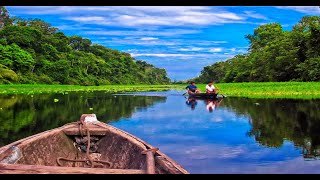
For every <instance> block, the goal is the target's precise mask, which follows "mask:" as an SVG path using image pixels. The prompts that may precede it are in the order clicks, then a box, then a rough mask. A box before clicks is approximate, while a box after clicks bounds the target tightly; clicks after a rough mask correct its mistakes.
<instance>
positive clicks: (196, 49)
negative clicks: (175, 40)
mask: <svg viewBox="0 0 320 180" xmlns="http://www.w3.org/2000/svg"><path fill="white" fill-rule="evenodd" d="M204 49H205V48H200V47H191V48H179V49H178V50H179V51H202V50H204Z"/></svg>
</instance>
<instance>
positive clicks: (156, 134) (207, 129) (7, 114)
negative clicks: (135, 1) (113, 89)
mask: <svg viewBox="0 0 320 180" xmlns="http://www.w3.org/2000/svg"><path fill="white" fill-rule="evenodd" d="M183 93H184V92H183V91H173V90H172V91H163V92H140V93H127V94H108V93H105V92H70V93H68V94H66V93H65V94H38V95H36V94H35V95H32V96H31V95H1V96H0V102H1V103H0V146H3V145H6V144H8V143H11V142H13V141H16V140H19V139H21V138H24V137H27V136H30V135H33V134H36V133H39V132H42V131H45V130H48V129H53V128H56V127H59V126H62V125H64V124H66V123H69V122H74V121H77V120H78V119H79V118H80V116H81V114H86V113H94V114H96V115H97V118H98V120H100V121H102V122H105V123H108V124H111V125H113V126H115V127H117V128H120V129H122V130H125V131H127V132H129V133H131V134H133V135H135V136H137V137H139V138H141V139H142V140H144V141H146V142H148V143H149V144H151V145H152V146H155V147H158V148H159V149H160V151H161V152H163V153H165V154H166V155H167V156H169V157H170V158H171V159H173V160H175V161H176V162H177V163H179V164H180V165H181V166H182V167H184V168H185V169H186V170H187V171H189V172H190V173H192V174H232V173H237V174H238V173H250V174H253V173H263V174H268V173H272V174H275V173H280V174H287V173H290V174H292V173H299V174H309V173H310V174H313V173H315V174H318V173H320V168H319V167H320V161H319V157H320V100H289V99H248V98H235V97H226V98H224V99H219V101H205V100H199V99H197V100H195V101H194V100H192V99H189V100H188V98H186V97H184V96H182V94H183ZM55 99H58V100H59V101H56V100H55ZM210 104H211V107H212V110H211V111H209V110H210V108H209V105H210ZM213 105H214V107H213Z"/></svg>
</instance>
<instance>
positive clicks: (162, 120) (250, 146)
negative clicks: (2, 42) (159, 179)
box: [110, 91, 320, 174]
mask: <svg viewBox="0 0 320 180" xmlns="http://www.w3.org/2000/svg"><path fill="white" fill-rule="evenodd" d="M136 95H147V96H166V97H167V99H166V101H165V102H164V103H159V104H155V105H154V106H152V107H148V108H146V109H143V110H138V111H136V112H135V113H134V114H133V115H132V116H131V117H129V118H121V119H120V121H117V122H113V123H110V124H111V125H113V126H115V127H118V128H120V129H123V130H125V131H127V132H129V133H131V134H133V135H135V136H138V137H140V138H141V139H143V140H145V141H146V142H148V143H149V144H151V145H153V146H156V147H159V148H160V150H161V151H162V152H163V153H165V154H166V155H168V156H169V157H171V158H172V159H174V160H175V161H176V162H178V163H179V164H180V165H182V166H183V167H184V168H185V169H187V170H188V171H189V172H190V173H209V174H211V173H214V174H216V173H219V174H220V173H320V169H319V167H320V161H319V160H312V161H307V160H305V159H304V158H303V156H302V154H301V153H302V152H301V151H302V150H301V148H300V147H295V146H294V145H293V143H292V142H291V141H287V140H284V142H283V144H282V145H281V146H280V147H277V148H273V147H267V146H263V145H261V144H259V143H258V142H257V141H256V140H255V138H254V137H250V136H248V135H247V132H248V131H250V129H251V126H252V125H251V123H250V122H251V118H250V116H249V115H246V114H239V113H236V112H235V111H234V110H232V109H231V108H228V107H224V106H223V103H224V102H223V101H225V100H226V98H225V99H223V100H222V102H221V103H220V105H219V106H218V107H216V108H215V109H214V111H212V112H209V111H208V110H207V108H206V103H205V102H204V101H202V100H198V101H197V104H196V106H195V108H194V109H191V108H190V106H188V105H187V104H186V101H187V99H186V98H184V97H181V92H179V91H169V92H150V93H136ZM227 98H228V97H227Z"/></svg>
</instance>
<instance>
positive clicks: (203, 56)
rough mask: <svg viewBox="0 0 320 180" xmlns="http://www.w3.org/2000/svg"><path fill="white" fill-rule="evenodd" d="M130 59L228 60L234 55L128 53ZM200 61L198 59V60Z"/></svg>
mask: <svg viewBox="0 0 320 180" xmlns="http://www.w3.org/2000/svg"><path fill="white" fill-rule="evenodd" d="M130 54H131V56H132V57H140V56H143V57H146V56H152V57H179V58H187V59H193V58H206V59H211V58H215V59H216V58H223V59H227V58H230V57H232V56H234V55H231V54H227V55H224V54H219V55H216V54H181V53H168V54H166V53H130ZM199 60H200V59H199ZM200 61H203V62H204V61H205V59H201V60H200Z"/></svg>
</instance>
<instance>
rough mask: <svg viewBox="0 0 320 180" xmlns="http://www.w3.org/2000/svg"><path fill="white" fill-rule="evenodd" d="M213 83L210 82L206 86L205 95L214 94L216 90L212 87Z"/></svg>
mask: <svg viewBox="0 0 320 180" xmlns="http://www.w3.org/2000/svg"><path fill="white" fill-rule="evenodd" d="M212 83H213V82H212V81H210V82H209V83H208V84H207V85H206V93H216V88H215V87H214V85H213V84H212Z"/></svg>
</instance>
